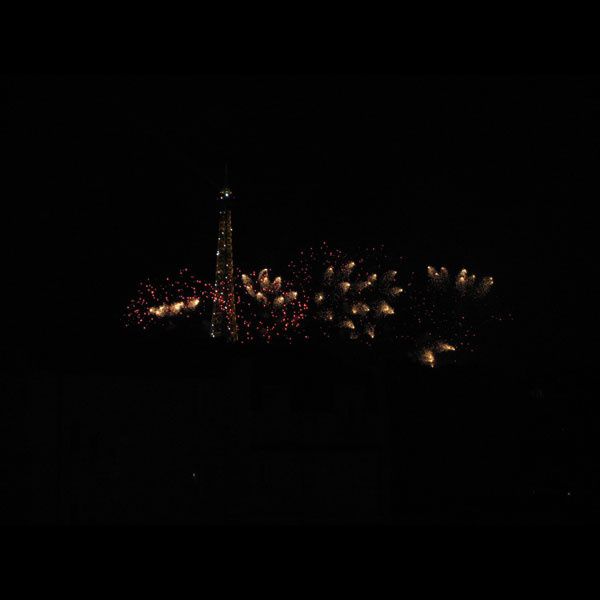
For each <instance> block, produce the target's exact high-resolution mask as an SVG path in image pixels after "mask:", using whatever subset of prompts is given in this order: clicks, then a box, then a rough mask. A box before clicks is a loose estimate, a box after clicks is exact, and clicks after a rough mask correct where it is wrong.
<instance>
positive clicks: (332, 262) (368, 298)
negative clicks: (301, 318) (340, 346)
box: [290, 243, 404, 341]
mask: <svg viewBox="0 0 600 600" xmlns="http://www.w3.org/2000/svg"><path fill="white" fill-rule="evenodd" d="M380 263H381V260H380V255H379V254H378V253H376V252H375V251H374V250H371V251H368V252H365V253H357V256H356V257H347V256H346V255H344V253H342V252H341V251H340V250H337V249H330V248H329V247H328V245H327V244H326V243H323V244H321V245H320V246H319V247H318V248H316V249H312V248H309V249H308V250H303V251H302V252H301V253H300V255H299V258H297V259H296V260H294V261H292V262H291V263H290V268H291V270H292V272H293V273H294V275H295V277H296V280H297V281H298V282H299V285H300V287H301V289H302V293H303V294H304V295H305V296H306V297H307V298H308V299H309V308H310V316H311V321H312V322H313V324H314V325H315V329H316V331H317V332H318V333H319V334H323V335H325V336H327V337H330V336H331V335H332V334H336V333H337V334H340V335H342V336H344V337H348V338H349V339H353V340H358V339H362V340H365V341H369V340H372V339H374V338H375V332H376V329H377V326H378V325H379V324H380V323H381V322H382V320H383V319H384V318H389V317H391V316H392V315H394V313H395V309H394V307H393V304H394V303H395V302H396V300H397V299H398V297H399V296H400V295H401V294H402V293H403V292H404V290H403V288H402V287H401V286H399V285H398V284H397V282H396V278H397V271H394V270H389V269H388V270H384V269H381V268H379V267H380Z"/></svg>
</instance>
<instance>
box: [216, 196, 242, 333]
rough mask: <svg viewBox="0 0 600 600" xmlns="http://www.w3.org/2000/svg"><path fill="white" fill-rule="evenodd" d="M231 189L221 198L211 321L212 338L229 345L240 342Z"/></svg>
mask: <svg viewBox="0 0 600 600" xmlns="http://www.w3.org/2000/svg"><path fill="white" fill-rule="evenodd" d="M232 199H233V194H232V193H231V190H230V189H228V188H225V189H223V190H222V191H221V192H220V194H219V203H220V206H219V230H218V239H217V269H216V275H215V296H214V301H213V313H212V320H211V335H212V337H214V338H222V339H224V340H226V341H228V342H237V339H238V331H237V322H236V317H235V281H234V272H233V229H232V226H231V201H232Z"/></svg>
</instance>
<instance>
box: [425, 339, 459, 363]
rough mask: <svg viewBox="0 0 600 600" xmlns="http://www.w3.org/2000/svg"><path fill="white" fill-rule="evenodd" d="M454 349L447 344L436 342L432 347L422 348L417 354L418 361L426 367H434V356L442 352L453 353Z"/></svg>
mask: <svg viewBox="0 0 600 600" xmlns="http://www.w3.org/2000/svg"><path fill="white" fill-rule="evenodd" d="M455 351H456V347H455V346H452V345H451V344H448V343H447V342H438V343H437V344H435V345H433V346H428V347H425V348H422V349H421V350H420V352H419V360H420V361H421V363H422V364H424V365H427V366H428V367H431V368H433V367H435V365H436V356H437V355H438V354H441V353H442V352H455Z"/></svg>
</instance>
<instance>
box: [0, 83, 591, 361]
mask: <svg viewBox="0 0 600 600" xmlns="http://www.w3.org/2000/svg"><path fill="white" fill-rule="evenodd" d="M598 89H599V85H598V81H597V80H594V79H589V78H584V77H579V78H565V77H549V76H545V77H517V78H508V77H410V78H403V77H400V76H396V75H373V76H367V75H339V76H334V75H329V76H308V75H302V76H239V75H228V76H212V75H211V76H206V75H205V76H194V77H163V76H160V77H159V76H156V77H154V76H144V77H133V76H127V77H125V76H122V77H105V76H102V77H98V76H94V77H91V76H90V77H82V76H77V77H75V76H63V77H55V76H44V77H39V76H29V77H10V78H4V79H3V81H2V85H1V92H2V97H3V103H4V108H3V115H2V120H1V121H0V123H1V127H2V131H1V133H2V136H3V141H4V144H5V147H6V149H7V150H8V152H7V156H8V160H7V162H6V163H5V167H6V173H7V175H8V183H7V186H6V189H7V193H6V195H5V196H4V202H5V203H6V206H7V207H8V216H7V218H6V220H5V225H6V227H7V233H9V234H14V233H15V232H16V233H17V238H18V242H17V243H16V244H15V243H10V244H7V247H6V250H5V252H4V254H5V257H6V258H7V259H8V262H9V263H10V264H11V265H12V266H13V267H15V272H16V274H17V277H16V278H15V279H11V281H12V282H13V285H12V287H11V288H10V289H9V293H8V295H9V296H10V297H20V296H23V295H27V296H28V297H30V298H32V299H33V307H32V310H31V314H32V316H31V320H30V322H31V324H32V326H33V327H32V331H33V334H34V336H36V339H40V340H41V341H40V342H39V343H40V344H46V345H48V344H52V343H57V344H58V345H59V346H60V345H65V344H68V343H69V342H68V340H79V341H81V340H82V339H87V340H96V341H98V340H109V339H113V340H114V339H117V338H118V336H119V331H120V323H119V315H120V313H121V312H122V308H123V306H124V303H125V302H126V301H127V299H128V297H129V296H130V295H131V294H132V292H133V291H134V289H135V284H136V282H137V281H138V280H139V279H141V278H143V277H145V276H147V275H162V274H168V273H170V272H173V271H174V270H176V269H177V268H178V267H179V266H186V265H187V266H191V267H194V268H195V269H196V270H197V271H198V273H199V274H201V275H203V276H206V277H207V278H210V277H211V276H212V269H213V268H214V265H213V261H214V249H215V242H216V240H215V237H216V221H215V197H216V192H217V189H218V186H219V185H220V184H221V182H222V179H223V171H224V165H225V163H227V164H228V165H229V171H230V183H231V186H232V187H233V188H234V191H235V192H236V194H237V197H238V209H237V210H236V212H235V214H234V228H235V242H234V244H235V255H236V259H237V261H238V263H241V264H243V265H245V266H247V267H250V268H257V267H262V266H271V265H272V266H273V267H274V268H277V267H283V266H285V264H286V263H287V260H288V257H289V256H290V255H291V254H292V253H294V252H296V251H297V250H298V248H300V247H302V246H305V245H307V244H309V243H314V242H316V241H319V240H321V239H327V240H329V241H330V242H332V243H334V244H336V243H337V244H341V245H344V246H346V247H348V248H351V247H353V246H356V245H362V244H365V243H370V242H377V243H385V244H386V246H387V247H388V250H390V251H391V252H395V253H398V254H401V255H403V256H406V257H408V258H410V259H411V260H414V261H415V263H422V264H428V263H432V264H435V265H440V264H442V263H443V264H447V265H449V266H451V267H461V266H463V265H464V266H467V267H469V268H471V269H473V271H475V272H482V273H483V272H485V273H491V274H493V275H494V276H495V277H496V280H497V282H498V289H500V286H501V287H502V290H503V293H505V294H506V295H507V298H508V301H507V302H508V305H509V306H510V307H511V308H514V311H512V312H515V313H516V315H517V318H518V319H520V320H521V322H522V323H523V324H524V333H523V336H522V337H521V338H520V341H519V344H521V345H522V346H523V347H529V348H540V349H541V351H543V352H544V353H549V354H550V355H552V356H554V357H555V358H556V357H557V356H558V352H559V351H558V350H557V349H558V348H559V347H561V346H562V344H563V342H564V340H565V336H567V335H570V334H571V333H572V331H571V329H572V325H570V324H568V323H567V322H566V316H567V315H568V314H569V311H572V310H573V309H574V308H576V307H578V306H580V298H581V297H582V296H585V295H586V294H588V293H589V289H588V288H589V285H590V282H589V281H586V280H585V278H583V279H580V278H579V277H577V280H576V282H574V281H573V279H574V278H575V274H574V271H573V264H576V265H577V264H579V265H581V264H582V263H583V262H585V260H587V259H586V256H587V253H585V252H584V248H585V242H587V241H589V239H590V236H591V231H592V227H593V220H591V219H585V218H583V219H582V218H581V217H582V214H585V213H583V211H585V210H586V209H585V207H586V206H589V204H590V203H594V202H595V200H596V197H597V194H596V186H595V176H594V170H595V168H596V167H597V164H598V147H599V142H600V136H599V131H600V130H599V127H598V125H599V122H598V121H599V117H598V115H599V113H598V108H599V105H598V100H599V96H598ZM588 210H589V209H588ZM588 214H590V216H591V213H588ZM573 233H575V235H573ZM7 237H8V236H5V239H7ZM582 271H583V270H582ZM574 283H576V285H574ZM24 290H27V291H26V292H24ZM28 321H29V320H28ZM49 340H52V341H49ZM107 343H108V342H107Z"/></svg>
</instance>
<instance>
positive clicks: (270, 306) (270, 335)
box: [238, 269, 308, 343]
mask: <svg viewBox="0 0 600 600" xmlns="http://www.w3.org/2000/svg"><path fill="white" fill-rule="evenodd" d="M239 282H240V283H241V287H242V289H241V290H240V291H239V299H238V303H239V317H240V325H241V326H240V334H241V339H242V341H244V342H251V341H257V340H262V341H265V342H267V343H270V342H273V341H275V340H276V339H285V340H288V341H291V340H292V339H294V338H296V337H298V336H300V335H301V325H302V323H303V321H304V318H305V316H306V310H307V308H308V306H307V304H306V302H305V301H304V300H302V299H301V298H299V297H298V292H297V291H296V290H293V289H290V288H289V287H288V286H287V285H286V284H285V283H284V281H283V279H282V278H281V276H277V277H275V278H274V279H273V280H271V278H270V277H269V270H268V269H262V270H261V271H259V272H258V274H256V273H251V274H250V275H247V274H245V273H244V274H242V275H241V276H240V277H239Z"/></svg>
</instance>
